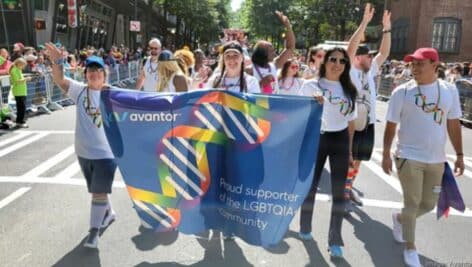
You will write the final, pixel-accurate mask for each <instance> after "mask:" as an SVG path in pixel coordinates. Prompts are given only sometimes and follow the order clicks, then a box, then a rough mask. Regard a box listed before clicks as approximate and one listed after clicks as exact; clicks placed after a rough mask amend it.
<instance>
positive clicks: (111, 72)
mask: <svg viewBox="0 0 472 267" xmlns="http://www.w3.org/2000/svg"><path fill="white" fill-rule="evenodd" d="M119 81H120V79H119V73H118V71H116V68H114V67H111V66H108V83H109V84H116V83H117V82H119Z"/></svg>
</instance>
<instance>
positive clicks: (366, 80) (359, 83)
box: [349, 60, 380, 124]
mask: <svg viewBox="0 0 472 267" xmlns="http://www.w3.org/2000/svg"><path fill="white" fill-rule="evenodd" d="M379 70H380V69H379V66H378V65H377V63H376V62H375V60H373V61H372V65H371V66H370V70H369V71H368V72H367V73H363V71H362V70H360V69H357V68H356V67H354V66H351V71H350V73H349V74H350V76H351V81H352V83H353V84H354V86H356V88H357V93H358V97H359V98H362V97H363V96H364V95H365V96H366V99H369V100H370V113H369V124H372V123H375V104H376V99H377V92H376V88H375V76H377V73H378V72H379ZM364 88H365V89H364ZM369 94H370V98H367V97H368V95H369Z"/></svg>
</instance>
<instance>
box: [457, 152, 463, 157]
mask: <svg viewBox="0 0 472 267" xmlns="http://www.w3.org/2000/svg"><path fill="white" fill-rule="evenodd" d="M456 156H458V157H461V156H464V153H456Z"/></svg>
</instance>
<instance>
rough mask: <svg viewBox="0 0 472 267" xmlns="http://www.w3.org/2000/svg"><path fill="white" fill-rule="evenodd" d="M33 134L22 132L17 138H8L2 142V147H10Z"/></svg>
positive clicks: (0, 143) (0, 144)
mask: <svg viewBox="0 0 472 267" xmlns="http://www.w3.org/2000/svg"><path fill="white" fill-rule="evenodd" d="M30 134H31V133H29V132H20V133H17V134H16V135H15V136H13V137H11V138H8V139H5V140H3V141H1V142H0V147H2V146H5V145H8V144H10V143H13V142H15V141H17V140H19V139H23V138H24V137H26V136H27V135H30Z"/></svg>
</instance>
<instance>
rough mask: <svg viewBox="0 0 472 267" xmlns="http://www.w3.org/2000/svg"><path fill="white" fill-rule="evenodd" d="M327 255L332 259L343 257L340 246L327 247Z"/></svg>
mask: <svg viewBox="0 0 472 267" xmlns="http://www.w3.org/2000/svg"><path fill="white" fill-rule="evenodd" d="M328 251H329V255H330V256H331V257H332V258H342V257H343V249H342V248H341V247H340V246H336V245H332V246H329V249H328Z"/></svg>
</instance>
